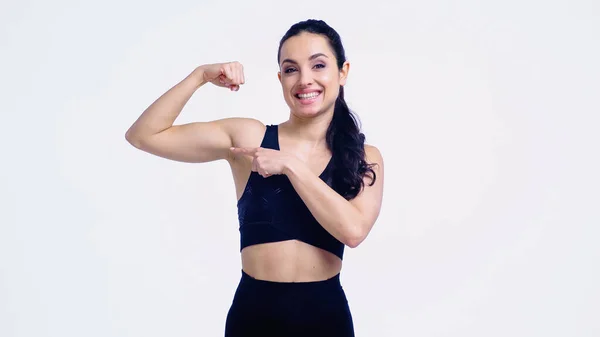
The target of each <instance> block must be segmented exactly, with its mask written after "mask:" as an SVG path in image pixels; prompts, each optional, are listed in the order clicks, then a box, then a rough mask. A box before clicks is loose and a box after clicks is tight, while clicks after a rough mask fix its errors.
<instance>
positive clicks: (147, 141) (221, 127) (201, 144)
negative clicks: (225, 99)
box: [125, 62, 260, 162]
mask: <svg viewBox="0 0 600 337" xmlns="http://www.w3.org/2000/svg"><path fill="white" fill-rule="evenodd" d="M244 82H245V79H244V72H243V67H242V65H241V64H240V63H238V62H229V63H219V64H209V65H203V66H200V67H197V68H196V69H194V71H193V72H192V73H190V74H189V75H188V76H187V77H186V78H185V79H183V80H182V81H181V82H179V83H177V84H176V85H175V86H173V87H172V88H171V89H169V90H168V91H167V92H166V93H164V94H163V95H162V96H160V97H159V98H158V99H157V100H156V101H154V102H153V103H152V104H151V105H150V106H149V107H148V108H147V109H146V110H145V111H144V112H143V113H142V114H141V116H140V117H139V118H138V119H137V120H136V121H135V123H133V125H132V126H131V127H130V128H129V130H127V132H126V134H125V138H126V139H127V141H128V142H129V143H131V144H132V145H133V146H135V147H136V148H138V149H140V150H142V151H145V152H148V153H151V154H154V155H157V156H160V157H164V158H168V159H172V160H176V161H183V162H208V161H213V160H217V159H226V158H229V155H230V153H229V148H230V147H231V146H232V145H233V144H234V140H233V137H234V132H235V131H236V130H244V129H245V128H246V127H247V126H248V125H247V124H260V122H258V121H255V120H253V119H249V118H225V119H220V120H215V121H206V122H194V123H188V124H183V125H173V123H174V122H175V120H176V119H177V117H178V116H179V114H180V113H181V111H182V110H183V108H184V106H185V105H186V103H187V102H188V101H189V99H190V98H191V96H192V95H193V94H194V92H195V91H196V90H198V89H199V88H200V87H202V86H203V85H205V84H206V83H212V84H214V85H217V86H220V87H224V88H229V89H230V90H232V91H237V90H239V88H240V86H241V85H243V84H244Z"/></svg>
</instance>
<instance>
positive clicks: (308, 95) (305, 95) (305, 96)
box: [297, 92, 320, 98]
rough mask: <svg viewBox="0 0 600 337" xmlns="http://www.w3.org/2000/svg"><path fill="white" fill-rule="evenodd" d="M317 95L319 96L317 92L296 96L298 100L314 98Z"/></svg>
mask: <svg viewBox="0 0 600 337" xmlns="http://www.w3.org/2000/svg"><path fill="white" fill-rule="evenodd" d="M319 94H320V93H319V92H311V93H308V94H298V95H297V96H298V97H299V98H315V97H317V96H319Z"/></svg>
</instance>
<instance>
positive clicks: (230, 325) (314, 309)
mask: <svg viewBox="0 0 600 337" xmlns="http://www.w3.org/2000/svg"><path fill="white" fill-rule="evenodd" d="M249 336H261V337H271V336H273V337H274V336H277V337H293V336H302V337H308V336H310V337H313V336H328V337H353V336H354V326H353V323H352V315H351V313H350V308H349V306H348V301H347V300H346V295H345V293H344V290H343V289H342V286H341V284H340V276H339V274H338V275H336V276H334V277H332V278H330V279H328V280H324V281H314V282H297V283H292V282H289V283H288V282H273V281H264V280H258V279H255V278H253V277H252V276H250V275H248V274H246V273H245V272H244V271H243V270H242V278H241V280H240V283H239V285H238V288H237V290H236V292H235V296H234V298H233V303H232V304H231V307H230V309H229V313H228V314H227V321H226V325H225V337H249Z"/></svg>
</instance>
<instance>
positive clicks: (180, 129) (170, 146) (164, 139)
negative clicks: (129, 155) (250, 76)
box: [140, 118, 254, 163]
mask: <svg viewBox="0 0 600 337" xmlns="http://www.w3.org/2000/svg"><path fill="white" fill-rule="evenodd" d="M248 123H254V120H249V119H245V118H225V119H220V120H214V121H210V122H193V123H188V124H182V125H174V126H172V127H170V128H168V129H166V130H164V131H161V132H159V133H157V134H155V135H152V136H151V137H148V138H147V139H145V140H144V141H143V142H142V144H140V148H141V149H142V150H144V151H146V152H148V153H151V154H154V155H157V156H160V157H163V158H167V159H171V160H176V161H181V162H190V163H204V162H210V161H215V160H220V159H228V158H229V148H230V147H231V146H233V144H234V141H233V140H234V139H235V137H239V136H238V135H237V134H238V133H240V132H243V130H244V129H246V128H247V126H248V125H247V124H248Z"/></svg>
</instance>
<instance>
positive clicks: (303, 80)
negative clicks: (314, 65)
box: [300, 71, 313, 87]
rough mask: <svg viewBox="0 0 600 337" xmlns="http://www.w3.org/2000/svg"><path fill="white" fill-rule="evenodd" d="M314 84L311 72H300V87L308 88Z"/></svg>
mask: <svg viewBox="0 0 600 337" xmlns="http://www.w3.org/2000/svg"><path fill="white" fill-rule="evenodd" d="M312 82H313V78H312V74H311V73H310V71H302V72H300V86H302V87H307V86H310V85H311V84H312Z"/></svg>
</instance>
